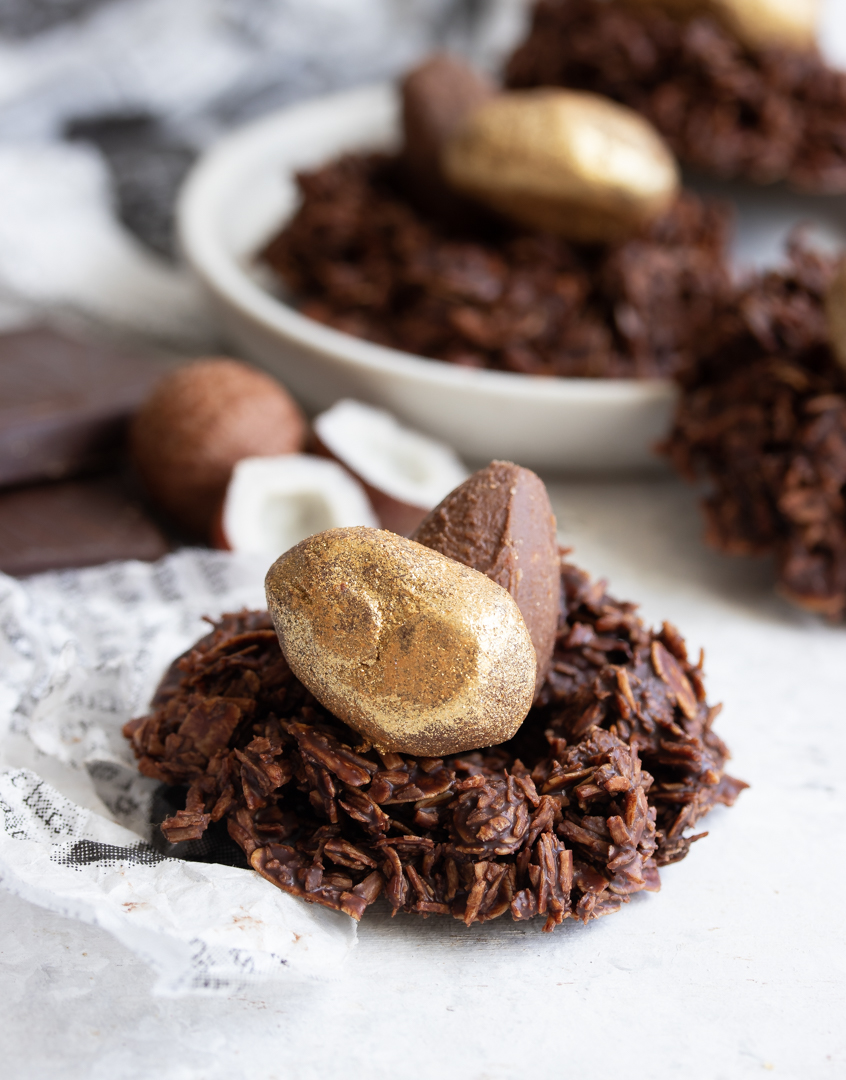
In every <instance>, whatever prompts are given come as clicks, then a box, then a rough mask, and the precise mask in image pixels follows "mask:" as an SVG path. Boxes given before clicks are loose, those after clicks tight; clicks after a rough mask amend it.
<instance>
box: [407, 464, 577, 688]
mask: <svg viewBox="0 0 846 1080" xmlns="http://www.w3.org/2000/svg"><path fill="white" fill-rule="evenodd" d="M412 539H414V540H416V541H417V542H418V543H419V544H424V545H425V546H426V547H428V548H432V549H433V550H434V551H440V552H441V554H442V555H447V556H448V557H449V558H450V559H455V560H457V561H458V562H460V563H464V565H465V566H472V567H473V569H474V570H478V571H479V572H480V573H482V574H486V575H487V576H488V577H489V578H491V580H492V581H495V582H496V583H497V585H501V586H502V587H503V588H504V589H507V590H508V591H509V592H510V593H511V595H512V596H513V597H514V599H515V601H516V602H517V607H519V608H520V612H521V614H522V615H523V619H524V620H525V622H526V626H527V627H528V628H529V634H530V635H531V638H532V643H533V645H534V647H535V652H536V654H537V665H538V666H537V685H536V690H539V689H540V687H541V684H542V683H543V680H544V677H545V675H546V672H547V669H548V667H549V662H550V660H551V658H552V650H553V647H554V646H555V633H556V630H557V628H558V604H559V590H560V575H561V565H560V564H561V559H560V557H559V554H558V542H557V540H556V537H555V516H554V514H553V513H552V507H551V506H550V503H549V495H548V494H547V491H546V487H545V485H544V483H543V481H542V480H541V478H540V477H539V476H538V475H537V474H536V473H533V472H532V471H531V470H530V469H523V468H521V467H520V466H519V465H512V464H511V462H510V461H492V462H491V463H490V465H488V466H487V468H485V469H481V470H480V471H479V472H476V473H474V474H473V475H472V476H471V477H470V478H469V479H468V480H465V482H464V483H463V484H462V485H461V486H460V487H457V488H456V489H455V491H453V492H451V493H450V494H449V495H447V497H446V498H445V499H444V501H443V502H442V503H441V504H440V505H439V506H436V507H435V509H434V510H433V511H432V512H431V513H430V514H429V515H428V517H427V518H426V519H425V520H424V521H423V522H422V524H421V525H420V526H419V527H418V529H417V530H416V532H414V533H413V534H412Z"/></svg>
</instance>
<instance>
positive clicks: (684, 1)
mask: <svg viewBox="0 0 846 1080" xmlns="http://www.w3.org/2000/svg"><path fill="white" fill-rule="evenodd" d="M627 3H628V4H630V5H631V6H632V7H654V8H660V9H661V10H662V11H666V12H667V13H668V14H670V15H675V16H676V17H677V18H682V19H688V18H691V17H693V16H694V15H712V16H713V17H714V18H715V19H716V20H717V21H718V22H720V23H721V24H722V25H723V26H724V27H725V29H726V30H728V31H729V33H731V34H733V35H734V36H735V37H736V38H737V40H738V41H740V42H741V43H742V44H744V45H746V46H747V47H748V48H751V49H766V48H773V47H776V48H782V49H790V50H792V51H793V52H807V51H808V50H809V49H813V48H815V46H816V43H817V27H818V24H819V9H820V5H819V3H818V0H627Z"/></svg>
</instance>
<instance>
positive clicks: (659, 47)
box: [506, 0, 846, 194]
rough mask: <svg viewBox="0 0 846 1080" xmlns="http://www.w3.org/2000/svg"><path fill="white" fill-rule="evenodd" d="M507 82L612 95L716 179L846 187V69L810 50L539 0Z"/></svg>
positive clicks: (589, 4) (588, 5) (644, 12)
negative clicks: (749, 43) (754, 44)
mask: <svg viewBox="0 0 846 1080" xmlns="http://www.w3.org/2000/svg"><path fill="white" fill-rule="evenodd" d="M506 81H507V83H508V85H509V86H510V87H512V88H515V89H522V88H527V87H535V86H567V87H571V88H573V89H579V90H590V91H593V92H594V93H597V94H604V95H606V96H608V97H610V98H613V99H614V100H615V101H619V102H621V103H622V104H624V105H628V106H630V107H631V108H633V109H637V111H638V112H640V113H642V114H643V115H644V116H646V117H647V119H649V120H651V121H652V123H653V124H654V125H655V127H656V128H657V129H658V130H659V131H660V132H661V134H662V135H663V136H664V138H665V139H666V140H667V141H668V143H669V144H670V146H671V148H672V149H673V150H674V151H675V153H676V154H677V155H678V157H679V158H681V160H682V161H684V162H687V163H688V164H690V165H692V166H694V167H696V168H699V169H703V170H705V171H706V172H710V173H714V174H716V175H718V176H723V177H730V176H737V177H743V178H745V179H747V180H752V181H754V182H757V183H765V184H766V183H771V182H772V181H774V180H786V181H787V182H788V183H789V184H791V185H793V186H795V187H797V188H801V189H803V190H805V191H813V192H820V193H823V192H825V193H831V194H834V193H843V192H846V72H842V71H836V70H833V69H832V68H830V67H828V66H827V65H826V63H825V61H824V59H823V58H822V56H821V55H820V54H819V53H818V52H816V51H809V52H797V51H792V50H789V49H785V48H766V49H752V48H749V47H746V46H744V45H742V44H740V42H738V41H737V40H736V39H735V38H734V37H733V36H732V35H731V33H729V31H728V30H725V29H724V28H723V27H722V26H720V25H719V24H718V23H717V22H716V21H715V20H714V19H712V18H711V17H709V16H708V15H697V16H695V17H692V18H690V19H687V20H679V19H676V18H673V17H671V16H670V15H667V14H665V13H664V12H662V11H658V10H656V9H655V8H654V7H636V6H634V5H628V4H625V3H615V2H613V0H612V2H602V0H539V2H538V3H536V5H535V8H534V15H533V21H532V28H531V30H530V32H529V34H528V36H527V38H526V40H525V41H524V42H523V44H522V45H521V46H520V47H519V48H518V49H517V51H516V52H515V53H514V55H513V56H512V57H511V60H510V61H509V63H508V67H507V71H506Z"/></svg>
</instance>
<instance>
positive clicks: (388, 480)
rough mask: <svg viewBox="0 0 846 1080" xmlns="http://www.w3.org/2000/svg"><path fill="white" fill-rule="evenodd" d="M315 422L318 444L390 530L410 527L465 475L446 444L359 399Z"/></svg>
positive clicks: (347, 401) (338, 406)
mask: <svg viewBox="0 0 846 1080" xmlns="http://www.w3.org/2000/svg"><path fill="white" fill-rule="evenodd" d="M313 426H314V432H315V435H316V436H317V439H318V440H319V442H320V445H321V448H322V449H323V450H325V451H326V452H327V453H328V454H329V455H331V457H333V458H335V460H336V461H339V462H341V464H342V465H345V466H346V468H347V469H349V471H350V472H351V473H353V474H354V475H355V476H356V477H357V478H358V479H359V480H361V482H362V483H363V484H364V486H365V488H366V490H367V493H368V495H369V496H370V498H371V501H372V503H373V505H374V507H375V509H376V512H377V514H378V515H379V518H380V520H381V522H382V525H383V526H384V527H385V528H386V529H391V530H393V531H394V532H402V533H407V532H411V531H412V530H413V529H414V528H416V526H417V525H418V524H419V523H420V521H422V519H423V517H424V516H425V514H426V513H428V511H429V510H431V509H432V508H433V507H435V506H437V505H438V503H439V502H440V501H441V499H443V498H445V497H446V496H447V495H448V494H449V493H450V492H451V491H452V490H453V488H456V487H458V485H459V484H462V483H464V481H465V480H466V479H467V476H468V473H467V470H466V469H465V468H464V465H463V464H462V462H461V460H460V459H459V458H458V456H457V455H456V453H455V451H454V450H452V449H451V448H450V447H449V446H446V445H445V444H444V443H442V442H438V440H437V439H432V438H430V437H429V436H428V435H423V434H421V433H420V432H419V431H413V430H412V429H411V428H407V427H404V426H403V425H402V424H400V423H399V421H398V420H397V419H396V417H394V416H392V415H391V414H390V413H389V412H386V411H385V410H384V409H376V408H374V407H373V406H372V405H365V404H364V403H363V402H361V401H352V400H350V399H345V400H343V401H339V402H337V403H336V404H335V405H333V406H332V408H331V409H327V410H326V412H324V413H321V414H320V416H318V417H317V418H316V419H315V421H314V425H313Z"/></svg>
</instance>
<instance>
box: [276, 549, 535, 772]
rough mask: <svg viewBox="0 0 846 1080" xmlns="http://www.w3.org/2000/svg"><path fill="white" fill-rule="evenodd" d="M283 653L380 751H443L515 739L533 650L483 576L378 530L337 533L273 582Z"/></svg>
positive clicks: (291, 554) (289, 556)
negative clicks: (513, 737) (512, 737)
mask: <svg viewBox="0 0 846 1080" xmlns="http://www.w3.org/2000/svg"><path fill="white" fill-rule="evenodd" d="M265 588H266V592H267V603H268V607H269V609H270V614H271V617H272V619H273V624H274V626H275V627H276V633H277V635H278V637H279V643H280V645H281V647H282V651H283V653H284V654H285V657H286V658H287V660H288V663H289V664H290V666H291V670H292V671H293V672H294V674H295V675H296V676H297V678H298V679H299V680H300V681H301V682H302V683H303V684H304V685H305V686H306V687H308V689H309V690H310V691H311V692H312V693H313V694H314V696H315V697H316V698H317V699H318V701H320V702H321V703H322V704H323V705H325V706H326V708H327V709H329V710H330V712H332V713H333V714H334V715H335V716H337V717H338V718H339V719H341V720H343V721H345V722H346V723H347V724H349V725H350V727H352V728H355V730H356V731H358V732H360V733H361V734H362V735H363V736H364V737H365V738H366V739H368V740H369V741H370V742H371V743H373V744H374V745H375V746H376V747H378V748H379V749H381V750H386V751H388V750H389V751H394V752H399V753H409V754H417V755H423V756H427V757H440V756H441V755H443V754H452V753H459V752H461V751H464V750H471V749H476V748H478V747H482V746H491V745H493V744H495V743H499V742H503V741H504V740H506V739H509V738H511V736H513V735H514V733H515V732H516V731H517V729H518V727H519V726H520V724H521V723H522V722H523V720H524V718H525V716H526V714H527V713H528V711H529V708H530V707H531V704H532V698H533V696H534V688H535V664H536V661H535V651H534V648H533V646H532V640H531V637H530V636H529V631H528V630H527V628H526V624H525V622H524V621H523V617H522V615H521V614H520V610H519V608H518V607H517V604H516V603H515V602H514V600H513V599H512V597H511V596H510V595H509V593H508V592H507V591H506V590H505V589H503V588H502V587H501V586H499V585H497V584H496V583H495V582H493V581H491V580H490V578H488V577H486V576H485V575H484V574H480V573H478V572H477V571H476V570H471V569H470V568H469V567H467V566H463V565H462V564H461V563H458V562H454V561H453V560H452V559H448V558H447V557H446V556H444V555H441V554H439V553H438V552H436V551H431V550H430V549H428V548H425V547H423V546H422V545H421V544H417V543H415V542H414V541H412V540H406V539H404V538H403V537H401V536H397V535H395V534H394V533H389V532H384V531H382V530H380V529H368V528H349V529H330V530H329V531H327V532H323V533H318V534H317V535H315V536H312V537H310V538H309V539H307V540H303V541H302V543H300V544H297V545H296V546H295V547H293V548H291V549H290V551H287V552H285V554H284V555H282V556H281V557H280V558H279V559H277V560H276V562H275V563H274V564H273V566H272V567H271V568H270V570H269V571H268V574H267V578H266V581H265Z"/></svg>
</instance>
